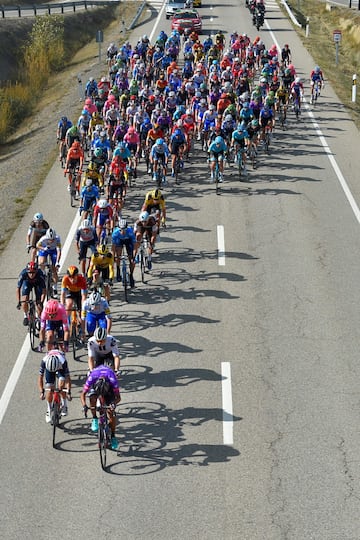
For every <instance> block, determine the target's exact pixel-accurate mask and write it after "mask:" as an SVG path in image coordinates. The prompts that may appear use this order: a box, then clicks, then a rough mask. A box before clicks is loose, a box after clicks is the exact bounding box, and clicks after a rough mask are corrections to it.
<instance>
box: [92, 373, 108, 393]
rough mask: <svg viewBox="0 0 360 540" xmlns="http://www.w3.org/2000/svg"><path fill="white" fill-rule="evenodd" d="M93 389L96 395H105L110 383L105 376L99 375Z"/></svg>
mask: <svg viewBox="0 0 360 540" xmlns="http://www.w3.org/2000/svg"><path fill="white" fill-rule="evenodd" d="M94 390H95V392H96V393H97V395H98V396H106V395H107V394H108V393H109V391H110V383H109V381H108V380H107V379H105V377H100V378H99V379H98V380H97V381H96V383H95V385H94Z"/></svg>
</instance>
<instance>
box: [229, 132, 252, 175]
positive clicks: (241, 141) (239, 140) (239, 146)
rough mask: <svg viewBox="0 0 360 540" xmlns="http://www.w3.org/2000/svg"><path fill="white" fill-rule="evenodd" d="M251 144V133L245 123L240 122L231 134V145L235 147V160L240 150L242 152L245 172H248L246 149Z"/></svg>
mask: <svg viewBox="0 0 360 540" xmlns="http://www.w3.org/2000/svg"><path fill="white" fill-rule="evenodd" d="M248 146H249V134H248V132H247V129H246V127H245V126H244V125H243V124H239V125H238V126H237V129H235V130H234V131H233V133H232V136H231V147H232V148H234V149H235V162H236V160H237V153H238V150H240V152H241V153H242V160H243V165H244V172H246V151H247V149H248Z"/></svg>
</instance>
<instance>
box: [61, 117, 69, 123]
mask: <svg viewBox="0 0 360 540" xmlns="http://www.w3.org/2000/svg"><path fill="white" fill-rule="evenodd" d="M61 121H62V122H63V123H64V124H66V122H67V121H68V119H67V116H62V117H61Z"/></svg>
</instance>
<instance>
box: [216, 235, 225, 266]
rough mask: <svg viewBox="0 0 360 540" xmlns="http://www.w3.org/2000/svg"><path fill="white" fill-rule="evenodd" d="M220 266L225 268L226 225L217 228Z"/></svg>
mask: <svg viewBox="0 0 360 540" xmlns="http://www.w3.org/2000/svg"><path fill="white" fill-rule="evenodd" d="M217 243H218V265H219V266H225V237H224V225H218V226H217Z"/></svg>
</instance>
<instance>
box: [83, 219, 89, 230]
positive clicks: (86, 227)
mask: <svg viewBox="0 0 360 540" xmlns="http://www.w3.org/2000/svg"><path fill="white" fill-rule="evenodd" d="M81 228H82V229H90V221H89V220H88V219H84V221H83V222H82V223H81Z"/></svg>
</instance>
